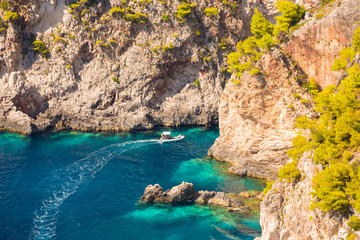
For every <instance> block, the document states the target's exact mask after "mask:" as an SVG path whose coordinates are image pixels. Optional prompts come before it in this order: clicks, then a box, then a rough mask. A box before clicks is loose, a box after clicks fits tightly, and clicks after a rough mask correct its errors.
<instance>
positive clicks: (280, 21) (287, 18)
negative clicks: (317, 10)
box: [274, 0, 306, 37]
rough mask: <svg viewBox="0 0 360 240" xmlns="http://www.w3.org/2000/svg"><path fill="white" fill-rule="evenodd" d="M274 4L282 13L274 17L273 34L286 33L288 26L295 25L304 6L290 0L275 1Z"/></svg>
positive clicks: (301, 15) (301, 16) (303, 11)
mask: <svg viewBox="0 0 360 240" xmlns="http://www.w3.org/2000/svg"><path fill="white" fill-rule="evenodd" d="M275 6H276V8H277V9H278V10H279V12H280V13H282V14H281V16H277V17H275V19H276V26H275V28H274V35H275V36H277V37H279V36H281V34H288V33H289V29H290V27H292V26H295V25H296V24H297V23H298V22H299V21H300V20H301V19H302V18H303V17H304V15H305V12H306V10H305V8H304V7H302V6H300V5H297V4H294V3H292V2H290V1H284V0H282V1H277V2H276V4H275Z"/></svg>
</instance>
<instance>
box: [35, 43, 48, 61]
mask: <svg viewBox="0 0 360 240" xmlns="http://www.w3.org/2000/svg"><path fill="white" fill-rule="evenodd" d="M33 46H34V50H35V51H37V52H38V53H40V54H41V56H43V57H44V58H48V57H49V55H50V51H49V49H48V48H47V47H46V45H45V43H44V42H42V41H34V42H33Z"/></svg>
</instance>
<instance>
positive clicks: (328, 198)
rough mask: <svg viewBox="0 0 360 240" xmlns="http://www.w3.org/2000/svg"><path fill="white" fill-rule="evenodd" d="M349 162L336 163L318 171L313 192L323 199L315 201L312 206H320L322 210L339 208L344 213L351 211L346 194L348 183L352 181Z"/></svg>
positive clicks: (314, 179)
mask: <svg viewBox="0 0 360 240" xmlns="http://www.w3.org/2000/svg"><path fill="white" fill-rule="evenodd" d="M351 171H352V168H351V167H350V165H349V164H347V163H345V164H343V163H335V164H332V165H331V167H327V168H326V169H325V170H324V171H322V172H320V173H317V174H316V175H315V176H314V178H313V185H312V187H313V189H314V190H315V191H314V192H313V193H312V194H313V195H314V196H316V197H317V198H318V199H321V201H318V202H316V201H315V202H313V203H312V205H311V207H312V208H313V209H314V208H316V207H319V208H320V209H321V210H322V211H324V212H327V211H329V210H339V211H340V212H342V213H347V212H348V211H349V206H350V203H349V200H348V195H347V194H346V189H347V184H348V183H349V182H350V181H351V178H350V172H351Z"/></svg>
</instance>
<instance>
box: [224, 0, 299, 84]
mask: <svg viewBox="0 0 360 240" xmlns="http://www.w3.org/2000/svg"><path fill="white" fill-rule="evenodd" d="M276 7H277V8H278V10H279V11H280V12H281V13H282V15H281V16H279V17H276V18H277V25H276V26H274V25H273V24H272V23H270V22H269V21H268V20H266V19H265V17H264V16H263V14H262V13H260V12H259V10H258V9H257V8H255V10H254V15H253V17H252V19H251V33H252V34H253V35H254V36H251V37H249V38H247V39H245V40H243V41H240V42H238V43H237V45H236V52H233V53H230V54H229V55H228V61H227V63H228V66H229V71H230V72H233V73H235V76H236V78H238V79H239V78H240V77H241V76H242V74H243V73H244V72H245V71H251V70H252V69H254V67H255V63H256V61H258V60H260V58H261V56H262V55H263V54H264V52H266V51H269V50H270V49H271V47H273V46H274V45H275V39H274V36H273V34H274V33H276V32H275V30H276V29H277V33H280V32H285V33H288V32H289V28H290V27H291V26H293V25H295V24H296V23H297V22H298V21H299V20H300V19H301V18H302V17H303V15H304V13H305V9H304V8H303V7H301V6H299V5H296V4H294V3H292V2H289V1H280V2H278V3H277V4H276ZM255 72H257V71H256V70H255ZM251 73H254V71H252V72H251ZM235 80H236V79H235Z"/></svg>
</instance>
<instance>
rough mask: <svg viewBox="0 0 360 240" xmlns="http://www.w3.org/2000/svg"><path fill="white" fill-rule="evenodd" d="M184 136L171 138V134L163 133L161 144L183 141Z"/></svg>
mask: <svg viewBox="0 0 360 240" xmlns="http://www.w3.org/2000/svg"><path fill="white" fill-rule="evenodd" d="M184 138H185V136H184V135H181V134H180V135H178V136H177V137H173V136H171V132H163V133H162V134H161V138H160V139H159V141H160V142H172V141H179V140H181V139H184Z"/></svg>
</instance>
